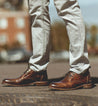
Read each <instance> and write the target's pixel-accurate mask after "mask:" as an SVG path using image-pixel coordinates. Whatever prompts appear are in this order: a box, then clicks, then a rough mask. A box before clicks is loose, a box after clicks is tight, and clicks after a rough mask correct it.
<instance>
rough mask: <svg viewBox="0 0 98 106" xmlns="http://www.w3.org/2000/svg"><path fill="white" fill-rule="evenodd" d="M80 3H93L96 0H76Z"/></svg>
mask: <svg viewBox="0 0 98 106" xmlns="http://www.w3.org/2000/svg"><path fill="white" fill-rule="evenodd" d="M78 1H79V3H80V5H93V4H95V3H98V0H78Z"/></svg>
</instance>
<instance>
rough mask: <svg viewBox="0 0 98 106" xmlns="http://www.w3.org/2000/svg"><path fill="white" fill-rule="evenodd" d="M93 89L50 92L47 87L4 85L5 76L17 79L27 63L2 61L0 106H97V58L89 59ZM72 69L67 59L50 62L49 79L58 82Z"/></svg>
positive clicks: (0, 69) (0, 67)
mask: <svg viewBox="0 0 98 106" xmlns="http://www.w3.org/2000/svg"><path fill="white" fill-rule="evenodd" d="M90 63H91V66H92V68H91V69H90V72H91V76H92V80H93V82H94V83H95V86H94V88H92V89H78V90H72V91H51V90H50V89H49V88H48V86H27V87H10V86H3V85H2V84H1V82H2V80H3V79H4V78H17V77H19V76H20V75H21V74H22V73H23V72H24V71H25V70H26V69H27V67H28V64H27V63H15V64H6V63H4V64H0V106H60V105H61V106H98V70H97V69H98V68H97V66H98V57H93V58H90ZM68 70H69V63H68V61H51V62H50V64H49V66H48V78H49V81H50V82H51V81H59V80H60V79H62V78H63V76H64V75H65V73H66V72H68Z"/></svg>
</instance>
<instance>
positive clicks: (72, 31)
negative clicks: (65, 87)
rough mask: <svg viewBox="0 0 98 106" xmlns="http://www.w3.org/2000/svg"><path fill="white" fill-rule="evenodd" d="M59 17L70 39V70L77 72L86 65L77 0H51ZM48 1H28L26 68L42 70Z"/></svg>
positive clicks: (47, 47)
mask: <svg viewBox="0 0 98 106" xmlns="http://www.w3.org/2000/svg"><path fill="white" fill-rule="evenodd" d="M54 3H55V6H56V9H57V12H58V15H59V17H61V18H62V19H63V20H64V22H65V25H66V29H67V32H68V37H69V40H70V50H69V55H70V71H73V72H76V73H77V74H80V73H82V72H84V71H86V70H87V69H88V68H90V64H89V60H88V52H87V45H86V37H85V26H84V23H83V19H82V16H81V11H80V7H79V5H78V1H77V0H54ZM48 5H49V0H29V14H30V16H31V19H32V26H31V30H32V42H33V55H32V56H31V57H30V61H29V64H30V68H31V69H32V70H34V71H41V70H46V69H47V66H48V64H49V52H50V18H49V11H48Z"/></svg>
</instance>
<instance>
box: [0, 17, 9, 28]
mask: <svg viewBox="0 0 98 106" xmlns="http://www.w3.org/2000/svg"><path fill="white" fill-rule="evenodd" d="M7 27H8V20H7V19H6V18H1V19H0V29H7Z"/></svg>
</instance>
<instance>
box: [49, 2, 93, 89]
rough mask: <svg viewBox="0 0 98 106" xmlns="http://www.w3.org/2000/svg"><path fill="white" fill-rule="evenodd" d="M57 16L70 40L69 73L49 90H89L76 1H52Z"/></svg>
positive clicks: (83, 38) (87, 66)
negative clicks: (63, 24)
mask: <svg viewBox="0 0 98 106" xmlns="http://www.w3.org/2000/svg"><path fill="white" fill-rule="evenodd" d="M54 1H55V6H56V8H57V11H58V15H59V16H60V17H61V18H62V19H63V20H64V22H65V24H66V29H67V32H68V36H69V40H70V50H69V55H70V72H68V73H67V75H66V77H65V78H64V79H63V80H62V81H60V82H57V83H52V84H50V88H51V89H58V90H70V89H77V88H80V87H84V88H91V87H92V84H91V78H90V73H89V71H88V70H89V68H90V64H89V60H88V52H87V45H86V37H85V26H84V23H83V20H82V16H81V11H80V7H79V5H78V2H77V0H54Z"/></svg>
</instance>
